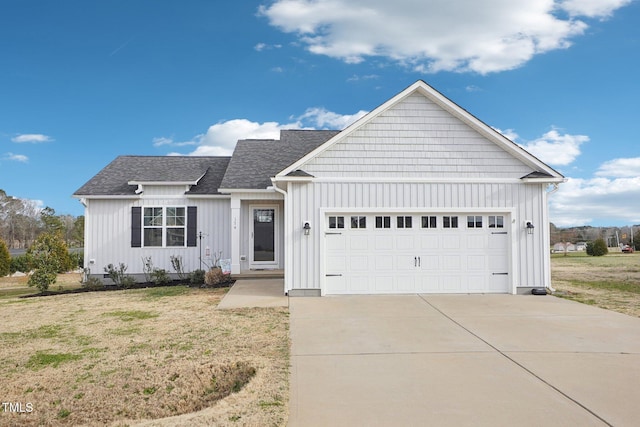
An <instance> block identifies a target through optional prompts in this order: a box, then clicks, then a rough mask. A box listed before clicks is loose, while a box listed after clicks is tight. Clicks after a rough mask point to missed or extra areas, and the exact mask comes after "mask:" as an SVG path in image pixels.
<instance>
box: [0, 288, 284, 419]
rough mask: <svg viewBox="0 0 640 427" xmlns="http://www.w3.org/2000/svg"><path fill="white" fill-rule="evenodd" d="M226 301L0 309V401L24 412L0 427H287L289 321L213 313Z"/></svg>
mask: <svg viewBox="0 0 640 427" xmlns="http://www.w3.org/2000/svg"><path fill="white" fill-rule="evenodd" d="M224 292H225V290H223V289H190V288H186V287H171V288H151V289H140V290H124V291H112V292H95V293H87V294H71V295H59V296H52V297H43V298H29V299H28V303H16V300H17V299H16V298H4V299H0V312H1V313H2V317H3V322H2V324H0V364H1V366H3V368H4V369H3V378H2V388H1V391H0V393H1V396H0V397H1V399H2V401H3V402H21V403H22V404H23V406H24V405H26V403H30V404H31V405H32V407H33V411H32V412H29V413H22V414H15V413H7V412H4V413H3V412H2V411H0V426H5V425H6V426H9V425H16V424H17V423H19V424H20V425H78V424H89V425H96V424H98V425H137V424H149V425H202V424H205V425H212V424H215V425H284V424H286V420H287V412H288V365H289V341H288V311H287V310H286V309H284V308H276V309H267V308H265V309H238V310H216V306H217V304H218V302H219V301H220V299H221V298H222V296H223V295H224ZM21 301H24V300H21Z"/></svg>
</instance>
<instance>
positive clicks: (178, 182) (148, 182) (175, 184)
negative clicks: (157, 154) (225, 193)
mask: <svg viewBox="0 0 640 427" xmlns="http://www.w3.org/2000/svg"><path fill="white" fill-rule="evenodd" d="M200 178H202V176H201V177H200ZM200 178H198V179H197V180H195V181H137V180H133V181H129V182H127V184H128V185H138V186H140V185H170V186H179V185H196V184H197V183H198V181H200Z"/></svg>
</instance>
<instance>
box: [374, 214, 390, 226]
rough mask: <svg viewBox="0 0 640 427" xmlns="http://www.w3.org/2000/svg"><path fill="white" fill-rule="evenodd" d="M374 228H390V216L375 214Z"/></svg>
mask: <svg viewBox="0 0 640 427" xmlns="http://www.w3.org/2000/svg"><path fill="white" fill-rule="evenodd" d="M376 228H391V217H390V216H377V217H376Z"/></svg>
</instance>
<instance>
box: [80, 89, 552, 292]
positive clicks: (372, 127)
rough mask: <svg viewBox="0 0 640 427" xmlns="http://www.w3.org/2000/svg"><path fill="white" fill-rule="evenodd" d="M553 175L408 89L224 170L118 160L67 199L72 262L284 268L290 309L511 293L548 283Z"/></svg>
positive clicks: (260, 144)
mask: <svg viewBox="0 0 640 427" xmlns="http://www.w3.org/2000/svg"><path fill="white" fill-rule="evenodd" d="M563 180H564V177H563V176H562V175H561V174H560V173H558V172H557V171H555V170H554V169H552V168H551V167H549V166H548V165H546V164H544V163H543V162H542V161H540V160H539V159H537V158H536V157H534V156H533V155H531V154H530V153H528V152H527V151H525V150H524V149H522V148H521V147H520V146H518V145H516V144H514V143H513V142H511V141H510V140H508V139H507V138H505V137H504V136H503V135H501V134H500V133H498V132H496V131H495V130H494V129H492V128H491V127H489V126H487V125H486V124H484V123H483V122H481V121H480V120H478V119H477V118H476V117H474V116H473V115H471V114H470V113H468V112H467V111H466V110H464V109H463V108H461V107H459V106H458V105H456V104H455V103H453V102H452V101H451V100H449V99H447V98H446V97H444V96H443V95H442V94H440V93H439V92H437V91H436V90H434V89H433V88H432V87H430V86H429V85H427V84H426V83H424V82H423V81H418V82H416V83H414V84H413V85H411V86H410V87H408V88H407V89H405V90H403V91H402V92H400V93H399V94H398V95H396V96H395V97H393V98H392V99H390V100H388V101H387V102H385V103H384V104H382V105H381V106H379V107H378V108H376V109H375V110H373V111H372V112H371V113H369V114H368V115H366V116H365V117H363V118H361V119H360V120H358V121H357V122H355V123H354V124H352V125H351V126H349V127H348V128H346V129H344V130H342V131H304V130H290V131H282V132H281V134H280V139H279V140H243V141H238V143H237V145H236V148H235V151H234V152H233V155H232V156H230V157H143V156H121V157H118V158H116V159H115V160H114V161H113V162H111V163H110V164H109V165H107V166H106V167H105V168H104V169H103V170H102V171H100V172H99V173H98V174H97V175H96V176H95V177H93V178H92V179H90V180H89V181H88V182H87V183H86V184H85V185H83V186H82V187H81V188H80V189H78V190H77V191H76V192H75V193H74V197H77V198H78V199H80V200H81V202H82V203H83V204H84V206H85V221H86V224H85V227H86V231H85V233H86V235H85V264H86V267H88V268H90V269H91V274H93V275H98V276H101V275H102V273H103V268H104V266H105V265H107V264H109V263H114V264H115V263H119V262H124V263H125V264H127V265H128V267H129V270H128V272H129V273H132V274H140V273H142V261H141V259H142V258H143V257H152V260H153V263H154V265H155V266H156V267H160V268H164V269H167V270H169V271H170V270H171V265H170V256H178V255H179V256H181V257H182V258H183V260H184V262H185V264H186V268H187V270H194V269H197V268H199V265H200V260H199V258H200V253H202V254H203V256H205V257H206V256H207V255H211V253H218V252H221V253H222V257H223V258H228V259H230V260H231V269H232V273H234V274H237V273H240V272H242V271H247V270H252V269H283V270H284V276H285V279H284V288H283V292H284V293H287V294H289V295H327V294H384V293H516V292H518V291H526V290H527V289H530V288H532V287H544V286H549V285H550V261H549V247H548V242H549V218H548V212H547V191H548V189H549V188H550V185H557V184H558V183H561V182H563Z"/></svg>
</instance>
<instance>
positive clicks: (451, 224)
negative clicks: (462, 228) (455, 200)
mask: <svg viewBox="0 0 640 427" xmlns="http://www.w3.org/2000/svg"><path fill="white" fill-rule="evenodd" d="M442 227H443V228H458V217H457V216H443V217H442Z"/></svg>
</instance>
